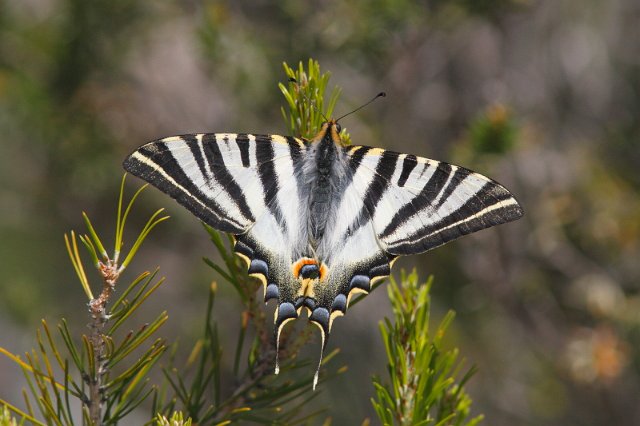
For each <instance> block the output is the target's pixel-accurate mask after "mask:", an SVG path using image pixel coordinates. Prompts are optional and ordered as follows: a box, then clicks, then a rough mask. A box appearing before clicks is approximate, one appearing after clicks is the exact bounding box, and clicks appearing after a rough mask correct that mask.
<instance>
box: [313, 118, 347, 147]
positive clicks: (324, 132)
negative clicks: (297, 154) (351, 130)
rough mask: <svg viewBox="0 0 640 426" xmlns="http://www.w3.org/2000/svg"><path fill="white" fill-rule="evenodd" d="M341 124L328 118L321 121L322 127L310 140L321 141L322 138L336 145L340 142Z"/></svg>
mask: <svg viewBox="0 0 640 426" xmlns="http://www.w3.org/2000/svg"><path fill="white" fill-rule="evenodd" d="M341 131H342V126H340V124H339V123H338V122H337V121H336V120H329V121H325V122H324V123H322V127H321V128H320V131H319V132H318V134H317V135H316V136H315V137H314V138H313V139H312V140H311V141H312V142H321V141H323V140H327V141H331V142H333V143H335V144H337V145H341V144H342V139H341V138H340V132H341Z"/></svg>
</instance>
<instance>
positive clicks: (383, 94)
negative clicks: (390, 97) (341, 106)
mask: <svg viewBox="0 0 640 426" xmlns="http://www.w3.org/2000/svg"><path fill="white" fill-rule="evenodd" d="M385 96H387V94H386V93H385V92H380V93H378V94H377V95H375V96H374V97H373V98H372V99H371V100H370V101H369V102H367V103H366V104H363V105H360V106H359V107H358V108H356V109H354V110H353V111H351V112H348V113H346V114H345V115H343V116H342V117H340V118H338V119H337V120H336V123H337V122H338V121H340V120H342V119H343V118H345V117H346V116H347V115H351V114H353V113H354V112H356V111H360V110H361V109H362V108H364V107H366V106H367V105H369V104H370V103H371V102H373V101H375V100H376V99H378V98H384V97H385Z"/></svg>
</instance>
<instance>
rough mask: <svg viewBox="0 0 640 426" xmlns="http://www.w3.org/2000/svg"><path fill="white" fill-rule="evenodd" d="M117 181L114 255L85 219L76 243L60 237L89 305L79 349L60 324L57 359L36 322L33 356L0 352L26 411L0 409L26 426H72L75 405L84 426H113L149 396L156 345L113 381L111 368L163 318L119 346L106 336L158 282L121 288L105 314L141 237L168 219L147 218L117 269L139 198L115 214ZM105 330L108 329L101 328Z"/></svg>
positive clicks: (52, 342)
mask: <svg viewBox="0 0 640 426" xmlns="http://www.w3.org/2000/svg"><path fill="white" fill-rule="evenodd" d="M124 179H125V178H124V177H123V180H122V185H121V191H120V196H119V200H118V209H117V210H118V214H117V224H116V237H115V247H116V248H115V250H114V253H113V255H112V256H109V255H108V254H107V252H106V250H105V249H104V244H102V241H101V239H100V238H99V236H98V234H97V232H96V231H95V229H94V227H93V225H92V223H91V221H90V220H89V217H88V216H87V215H86V214H85V213H83V218H84V221H85V224H86V226H87V231H88V233H87V234H85V235H80V236H79V237H78V236H77V234H76V233H75V232H73V231H71V233H70V234H69V235H65V245H66V248H67V252H68V254H69V258H70V260H71V263H72V265H73V268H74V270H75V272H76V275H77V277H78V280H79V281H80V284H81V286H82V288H83V290H84V292H85V294H86V295H87V297H88V299H89V314H90V323H89V329H90V332H89V334H88V335H83V336H82V337H81V341H82V345H81V346H78V345H77V344H76V343H75V339H74V338H73V335H72V334H71V332H70V331H69V328H68V327H67V324H66V321H64V320H62V321H61V323H60V324H59V325H58V327H57V328H58V332H59V334H60V337H61V338H62V341H63V343H64V346H65V348H66V354H65V353H63V351H61V350H60V348H59V345H58V343H56V339H54V337H53V336H52V334H51V332H50V328H49V326H48V324H47V322H46V321H44V320H43V321H42V332H40V331H39V330H38V333H37V343H38V351H36V350H33V351H32V352H31V353H27V354H26V355H25V358H26V360H24V361H23V360H22V359H21V358H20V357H19V356H17V355H14V354H11V353H9V352H8V351H6V350H5V349H3V348H0V353H3V354H4V355H6V356H8V357H9V358H10V359H11V360H13V361H14V362H15V363H16V364H17V365H18V366H20V368H22V370H23V372H24V374H25V379H26V381H27V385H28V391H26V390H25V392H24V397H25V404H26V406H27V411H22V410H19V409H18V408H16V407H14V406H13V405H9V404H8V403H6V402H5V401H0V403H2V404H5V405H6V406H7V407H8V408H9V409H10V410H11V411H13V413H15V414H16V415H17V416H19V417H20V418H21V419H23V420H27V421H30V422H32V423H34V424H56V425H58V424H59V425H62V424H73V419H74V418H76V417H77V416H74V415H73V413H72V411H71V404H70V399H71V398H76V399H78V400H79V401H80V402H81V404H82V418H83V423H84V424H87V425H91V426H97V425H102V424H114V423H116V422H117V421H118V420H120V419H121V418H123V417H124V416H125V415H126V414H128V413H129V412H130V411H131V410H132V409H134V408H135V407H137V406H138V405H139V404H140V403H141V402H142V401H143V400H144V399H146V398H147V397H148V396H149V395H150V393H151V392H152V391H153V389H152V388H149V387H147V386H146V379H145V377H146V376H147V374H148V372H149V370H150V368H152V366H153V365H154V364H155V363H156V362H157V361H158V359H159V358H160V356H161V355H162V354H163V353H164V351H165V349H166V345H165V344H164V342H163V341H161V340H159V339H156V340H155V341H154V342H153V343H152V344H151V345H150V346H149V347H148V348H147V349H146V351H144V352H143V353H142V355H139V357H138V358H137V360H136V361H134V362H133V363H132V364H131V366H130V367H129V368H127V369H125V370H124V371H123V372H121V373H119V374H117V373H116V372H115V371H114V367H115V365H116V364H118V363H119V362H121V361H122V360H124V359H125V358H126V357H127V355H129V354H130V353H132V352H133V351H134V350H137V349H140V347H141V345H142V344H143V343H145V342H146V341H147V340H148V339H149V338H150V337H151V336H153V335H154V334H155V332H156V331H157V330H158V328H159V327H160V326H161V325H162V324H163V323H164V322H165V321H166V319H167V316H166V313H161V314H160V315H159V316H158V317H157V318H156V319H155V320H154V321H152V322H150V323H149V324H148V325H146V326H143V327H141V328H139V329H138V331H137V332H130V333H129V334H127V335H126V336H125V338H124V340H123V341H122V342H120V343H117V342H116V340H114V332H115V331H116V330H117V328H118V327H119V326H120V325H121V324H122V323H123V322H124V321H125V320H126V319H127V318H130V316H131V314H132V313H133V312H134V311H135V310H136V309H137V308H138V307H139V306H140V305H141V304H142V303H143V302H144V301H145V300H146V299H147V298H148V297H149V296H150V295H151V294H152V293H153V292H154V291H155V290H156V289H157V288H158V286H159V285H160V284H161V283H162V280H159V281H158V282H157V283H155V284H153V285H152V281H153V280H154V279H155V273H154V274H150V273H144V274H142V275H140V276H139V277H138V278H137V279H135V280H134V281H133V282H132V283H131V284H130V285H129V286H127V287H126V289H125V291H124V292H123V295H122V296H121V297H120V298H119V299H118V300H116V301H115V303H112V306H113V309H114V311H113V312H109V311H108V308H107V307H108V305H109V303H110V302H111V299H112V297H113V294H114V292H115V290H116V286H117V283H118V280H119V278H120V275H121V273H122V271H123V270H124V269H125V268H126V267H127V265H128V264H129V262H130V261H131V259H132V258H133V256H134V255H135V254H136V252H137V250H138V249H139V247H140V245H141V243H142V242H143V241H144V239H145V238H146V236H147V235H148V233H149V231H150V230H151V229H153V228H154V227H155V226H156V225H157V224H159V223H161V222H162V221H164V220H166V219H167V218H168V217H167V216H163V217H160V213H161V211H162V210H159V211H157V212H156V213H155V214H154V215H152V216H151V218H150V219H149V220H148V222H147V224H146V225H145V227H144V228H143V230H142V231H141V233H140V234H139V236H138V237H137V239H136V240H135V244H134V245H133V247H132V248H131V249H130V251H129V253H128V254H127V256H126V259H125V261H124V262H122V263H121V264H119V262H118V258H119V254H120V248H121V247H122V238H123V231H124V227H125V223H126V218H127V215H128V213H129V211H130V210H131V207H132V205H133V201H134V200H135V198H136V197H137V196H138V195H139V194H140V191H141V190H139V191H138V192H137V193H136V194H135V195H134V197H133V198H132V200H131V201H130V202H129V204H128V206H127V208H126V210H124V213H123V209H122V202H123V192H124ZM78 239H80V241H81V242H82V243H83V245H84V246H85V248H86V249H87V251H88V253H89V255H90V257H91V259H92V264H93V266H94V267H95V268H96V270H97V271H98V274H99V275H100V278H101V291H100V294H99V295H98V297H95V298H94V297H93V293H92V291H91V286H90V282H89V278H88V276H87V273H86V272H85V268H84V266H83V262H82V258H81V255H80V250H79V248H78ZM136 290H137V291H136ZM131 295H133V297H132V298H131V300H128V299H127V297H129V296H131ZM110 323H113V325H111V326H110V327H107V326H108V324H110ZM56 366H57V367H58V369H59V370H60V371H62V379H59V378H57V374H56V371H55V369H54V367H56ZM71 367H74V368H75V369H77V371H78V372H79V376H80V381H79V382H78V381H76V378H75V377H77V376H78V375H77V374H72V372H71V371H70V368H71ZM34 408H37V409H38V410H39V411H40V415H41V416H42V418H43V419H44V420H43V421H42V422H41V421H40V420H38V419H37V414H36V412H35V409H34Z"/></svg>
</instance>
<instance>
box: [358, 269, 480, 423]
mask: <svg viewBox="0 0 640 426" xmlns="http://www.w3.org/2000/svg"><path fill="white" fill-rule="evenodd" d="M431 282H432V280H431V279H430V280H429V281H428V282H427V283H426V284H423V285H420V284H419V282H418V275H417V273H416V272H415V271H414V272H413V273H411V274H410V275H408V276H407V275H406V274H405V273H404V271H403V272H402V277H401V281H400V283H398V282H397V281H396V280H395V279H393V278H391V279H390V283H389V287H388V293H389V299H390V301H391V306H392V308H393V314H394V319H393V322H392V321H391V320H390V319H385V320H384V322H381V323H380V333H381V334H382V338H383V341H384V344H385V349H386V353H387V358H388V365H387V369H388V372H389V380H390V382H391V383H390V384H388V385H385V384H383V383H382V381H381V380H380V379H379V378H377V377H374V378H373V384H374V387H375V389H376V397H375V398H372V399H371V402H372V403H373V406H374V408H375V410H376V414H377V415H378V417H379V419H380V421H381V422H382V423H383V424H385V425H392V424H397V425H407V426H409V425H411V426H414V425H431V424H434V425H445V424H446V425H475V424H477V423H479V422H480V421H481V420H482V416H477V417H475V418H473V419H470V420H467V418H468V416H469V413H470V406H471V399H470V398H469V396H468V395H467V394H466V393H465V392H464V385H465V384H466V382H467V381H468V380H469V378H470V377H471V376H472V375H473V373H474V371H475V370H474V369H473V368H471V369H468V370H467V371H466V372H465V373H464V374H462V377H460V373H461V370H462V365H463V363H462V362H461V361H458V350H457V349H450V350H444V349H443V343H442V341H443V338H444V335H445V333H446V330H447V328H448V326H449V324H450V323H451V321H452V320H453V316H454V314H453V312H449V313H448V314H447V315H446V316H445V317H444V319H443V320H442V322H441V323H440V324H439V325H438V327H437V328H436V330H435V332H434V333H433V335H431V334H430V333H429V326H430V311H431V298H430V296H429V290H430V288H431ZM459 377H460V378H459Z"/></svg>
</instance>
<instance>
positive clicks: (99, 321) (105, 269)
mask: <svg viewBox="0 0 640 426" xmlns="http://www.w3.org/2000/svg"><path fill="white" fill-rule="evenodd" d="M98 270H99V271H100V274H101V275H102V280H103V284H102V292H101V293H100V296H98V297H97V298H95V299H93V300H91V301H90V302H89V312H90V314H91V324H90V325H89V328H90V329H91V334H90V336H89V342H90V343H91V346H92V349H93V353H94V357H95V359H96V360H97V362H96V368H95V370H94V372H93V375H92V376H90V377H87V379H86V380H85V381H86V382H87V385H88V386H89V401H88V406H89V407H88V408H89V416H90V418H91V424H92V425H93V426H100V425H101V424H102V404H103V402H104V393H103V390H102V378H103V376H104V375H105V374H106V373H107V368H106V364H107V359H106V357H105V353H104V351H105V344H104V333H103V332H104V327H105V325H106V323H107V321H108V320H109V315H108V314H107V309H106V308H107V302H108V301H109V298H110V297H111V295H112V294H113V292H114V290H115V287H116V281H117V280H118V276H119V272H118V265H117V263H116V262H114V261H112V260H110V259H107V260H106V261H105V262H100V264H99V266H98Z"/></svg>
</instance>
